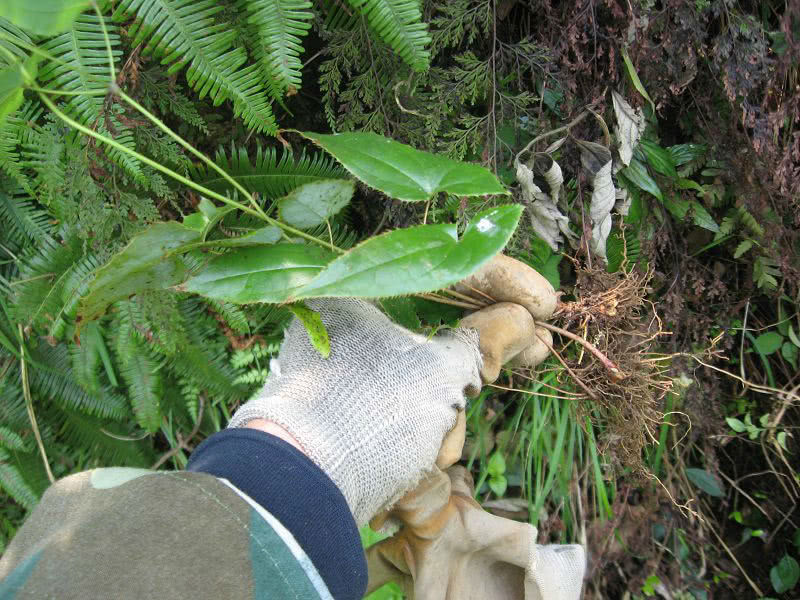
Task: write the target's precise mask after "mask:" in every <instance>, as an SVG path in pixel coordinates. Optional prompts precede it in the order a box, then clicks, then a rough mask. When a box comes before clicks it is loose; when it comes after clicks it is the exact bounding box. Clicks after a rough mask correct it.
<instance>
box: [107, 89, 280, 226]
mask: <svg viewBox="0 0 800 600" xmlns="http://www.w3.org/2000/svg"><path fill="white" fill-rule="evenodd" d="M112 91H113V93H114V94H116V95H117V96H119V97H120V98H122V99H123V100H124V101H125V102H127V103H128V104H130V105H131V106H132V107H133V108H135V109H136V110H137V111H139V112H140V113H141V114H142V116H144V117H145V118H146V119H147V120H148V121H150V122H151V123H152V124H153V125H155V126H156V127H158V128H159V129H160V130H161V131H163V132H164V133H166V134H167V135H168V136H170V137H171V138H172V139H173V140H175V141H176V142H178V143H179V144H180V145H181V146H183V147H184V148H186V149H187V150H188V151H189V152H191V153H192V154H194V155H195V156H196V157H197V158H199V159H200V160H202V161H203V162H204V163H205V164H206V165H208V166H209V167H210V168H211V169H213V170H214V171H216V172H217V173H219V174H220V175H221V176H222V178H223V179H225V181H227V182H228V183H230V184H231V185H232V186H233V187H234V188H236V190H237V191H238V192H239V193H240V194H241V195H242V197H244V198H247V199H248V200H249V201H250V205H251V206H252V207H253V209H254V210H256V211H258V213H259V214H260V215H263V217H266V216H267V215H266V213H265V212H264V211H263V209H262V208H261V207H260V206H259V205H258V204H257V203H256V202H255V200H253V195H252V194H251V193H250V192H248V191H247V189H246V188H245V187H244V186H243V185H242V184H241V183H239V182H238V181H236V180H235V179H234V178H233V177H231V176H230V175H229V174H228V173H226V172H225V169H223V168H222V167H220V166H219V165H218V164H217V163H215V162H214V161H213V160H211V159H210V158H208V157H207V156H206V155H205V154H203V153H202V152H200V151H199V150H197V149H196V148H195V147H194V146H192V145H191V144H190V143H189V142H187V141H186V140H184V139H183V138H182V137H181V136H179V135H178V134H177V133H175V132H174V131H172V129H170V128H169V127H167V126H166V125H165V124H164V122H163V121H161V119H159V118H158V117H156V116H155V115H154V114H152V113H151V112H150V111H148V110H147V109H146V108H145V107H144V106H142V105H141V104H139V103H138V102H136V100H134V99H133V98H131V97H130V96H128V94H126V93H125V92H123V91H122V90H121V89H120V88H119V86H117V85H116V84H114V85H113V86H112Z"/></svg>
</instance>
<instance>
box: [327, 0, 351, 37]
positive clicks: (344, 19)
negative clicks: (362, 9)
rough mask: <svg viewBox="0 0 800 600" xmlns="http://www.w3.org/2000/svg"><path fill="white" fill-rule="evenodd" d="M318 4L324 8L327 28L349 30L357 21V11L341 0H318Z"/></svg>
mask: <svg viewBox="0 0 800 600" xmlns="http://www.w3.org/2000/svg"><path fill="white" fill-rule="evenodd" d="M320 4H321V5H322V7H323V8H324V12H325V27H326V28H327V29H344V30H347V31H350V30H351V29H353V27H355V26H356V24H357V23H358V20H359V19H358V12H357V11H355V10H354V9H353V8H352V7H350V6H346V5H345V3H344V2H343V1H342V0H320Z"/></svg>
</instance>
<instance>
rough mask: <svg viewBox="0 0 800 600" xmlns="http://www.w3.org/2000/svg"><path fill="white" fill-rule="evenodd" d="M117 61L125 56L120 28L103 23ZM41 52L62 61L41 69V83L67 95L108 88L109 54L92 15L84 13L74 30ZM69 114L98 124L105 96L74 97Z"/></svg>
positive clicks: (70, 102) (85, 122)
mask: <svg viewBox="0 0 800 600" xmlns="http://www.w3.org/2000/svg"><path fill="white" fill-rule="evenodd" d="M104 24H105V28H106V31H107V32H108V36H109V41H110V42H111V51H112V54H113V56H114V60H115V62H116V61H117V60H118V59H119V57H120V56H122V51H121V50H120V49H119V45H120V40H119V34H118V33H117V27H116V25H114V24H113V23H110V22H108V21H104ZM42 49H43V50H44V51H46V52H48V53H49V54H51V55H52V56H53V57H55V58H57V59H58V60H59V62H55V61H51V62H49V63H47V64H45V65H44V66H43V67H42V68H41V69H40V70H39V80H40V81H41V82H42V83H46V84H49V87H52V88H54V89H58V90H63V91H66V92H78V91H81V90H90V89H98V88H102V87H105V86H106V85H108V77H109V72H108V52H107V50H106V42H105V38H104V37H103V24H101V22H100V19H99V17H97V16H96V15H93V14H89V13H86V14H82V15H81V16H79V17H78V18H77V19H76V20H75V23H74V24H73V26H72V29H70V30H69V31H67V32H65V33H62V34H61V35H59V36H56V37H55V38H53V39H51V40H48V41H47V42H46V43H45V44H44V45H43V46H42ZM66 108H67V111H68V112H69V113H71V114H72V115H74V116H75V117H76V119H77V120H79V121H80V122H81V123H83V124H90V125H94V124H96V123H97V122H98V121H99V120H100V118H101V116H102V114H103V97H102V96H71V97H70V99H69V100H68V101H67V102H66Z"/></svg>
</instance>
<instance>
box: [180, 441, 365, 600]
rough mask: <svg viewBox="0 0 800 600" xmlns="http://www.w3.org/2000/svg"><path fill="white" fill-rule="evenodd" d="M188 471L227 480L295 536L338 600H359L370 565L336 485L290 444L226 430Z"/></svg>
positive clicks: (203, 449)
mask: <svg viewBox="0 0 800 600" xmlns="http://www.w3.org/2000/svg"><path fill="white" fill-rule="evenodd" d="M186 470H187V471H199V472H202V473H209V474H211V475H214V476H216V477H223V478H225V479H227V480H228V481H230V482H231V483H232V484H233V485H235V486H236V487H237V488H239V489H240V490H241V491H242V492H244V493H245V494H247V495H248V496H250V497H251V498H252V499H253V500H255V501H256V502H258V503H259V504H260V505H261V506H262V507H264V509H265V510H267V511H268V512H269V513H271V514H272V515H273V516H274V517H275V518H276V519H278V520H279V521H280V522H281V524H282V525H283V526H284V527H286V529H288V530H289V531H291V532H292V535H294V537H295V539H296V540H297V542H298V543H299V544H300V546H301V547H302V548H303V550H304V551H305V553H306V554H307V555H308V557H309V558H310V559H311V561H312V562H313V563H314V566H315V567H316V568H317V571H319V574H320V576H321V577H322V579H323V580H324V581H325V584H326V585H327V586H328V590H330V592H331V594H332V595H333V597H334V598H336V599H337V600H339V599H342V600H351V599H352V600H360V598H361V597H362V596H363V595H364V591H365V590H366V588H367V561H366V558H365V556H364V550H363V549H362V547H361V538H360V537H359V534H358V528H357V527H356V523H355V520H354V519H353V515H352V513H351V512H350V508H349V507H348V506H347V502H346V501H345V499H344V496H343V495H342V493H341V492H340V491H339V488H338V487H336V484H334V483H333V481H331V479H330V478H329V477H328V476H327V475H326V474H325V473H324V472H323V471H322V470H321V469H320V468H319V467H318V466H317V465H315V464H314V463H313V462H312V461H311V459H310V458H308V457H307V456H306V455H305V454H303V453H302V452H300V451H299V450H298V449H297V448H295V447H294V446H292V445H291V444H289V443H287V442H284V441H283V440H281V439H279V438H277V437H275V436H273V435H270V434H268V433H265V432H263V431H259V430H257V429H249V428H242V429H225V430H223V431H220V432H218V433H215V434H214V435H212V436H211V437H209V438H208V439H206V440H205V441H204V442H203V443H202V444H200V445H199V446H198V447H197V449H196V450H195V451H194V453H193V454H192V456H191V458H190V459H189V464H188V465H187V467H186Z"/></svg>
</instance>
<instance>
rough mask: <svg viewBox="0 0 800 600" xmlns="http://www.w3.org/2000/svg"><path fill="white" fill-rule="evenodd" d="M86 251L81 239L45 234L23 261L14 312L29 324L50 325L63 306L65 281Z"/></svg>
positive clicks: (15, 292) (15, 287)
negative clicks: (57, 237)
mask: <svg viewBox="0 0 800 600" xmlns="http://www.w3.org/2000/svg"><path fill="white" fill-rule="evenodd" d="M81 253H82V250H81V244H80V241H79V240H77V238H74V237H73V238H71V239H69V240H65V241H64V242H63V243H61V242H58V241H57V240H56V239H55V238H53V237H51V236H46V235H45V236H41V237H40V238H39V239H38V240H37V246H31V247H30V250H29V252H28V253H27V254H26V255H25V256H23V257H22V259H21V260H20V269H19V279H18V280H17V281H15V282H14V284H15V286H14V298H15V300H16V302H15V303H14V309H13V312H14V314H15V315H16V318H17V320H19V321H20V322H21V323H24V324H25V325H26V326H28V325H34V326H40V327H48V326H49V325H50V324H51V323H52V321H53V319H54V318H55V315H57V314H58V313H59V312H60V311H61V308H62V300H61V292H62V290H63V286H64V283H65V281H66V279H67V277H68V276H69V275H70V273H71V272H72V270H73V269H74V268H75V263H76V261H77V260H78V259H79V258H80V256H81Z"/></svg>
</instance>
